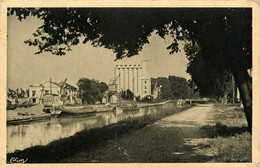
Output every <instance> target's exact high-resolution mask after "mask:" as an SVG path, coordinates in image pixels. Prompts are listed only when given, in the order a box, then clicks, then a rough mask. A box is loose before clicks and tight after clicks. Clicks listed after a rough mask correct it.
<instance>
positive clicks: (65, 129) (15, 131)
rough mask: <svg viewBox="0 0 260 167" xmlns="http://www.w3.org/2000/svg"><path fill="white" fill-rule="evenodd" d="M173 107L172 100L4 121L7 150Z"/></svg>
mask: <svg viewBox="0 0 260 167" xmlns="http://www.w3.org/2000/svg"><path fill="white" fill-rule="evenodd" d="M175 109H176V105H175V104H166V105H163V106H154V107H147V108H140V109H139V110H132V111H127V112H123V113H119V114H114V113H113V112H103V113H97V114H96V115H95V116H92V117H83V118H75V117H68V116H66V117H60V118H54V119H50V120H45V121H41V122H32V123H29V124H21V125H8V126H7V152H8V153H11V152H14V151H15V150H23V149H25V148H28V147H31V146H35V145H47V144H48V143H50V142H52V141H54V140H57V139H61V138H65V137H69V136H73V135H74V134H75V133H77V132H80V131H82V130H84V129H88V130H89V129H93V128H99V127H103V126H106V125H109V124H114V123H117V122H119V121H122V120H125V119H128V118H137V117H142V116H145V115H154V114H156V113H157V112H160V111H166V110H175Z"/></svg>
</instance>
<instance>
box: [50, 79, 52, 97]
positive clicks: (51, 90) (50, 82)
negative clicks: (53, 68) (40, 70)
mask: <svg viewBox="0 0 260 167" xmlns="http://www.w3.org/2000/svg"><path fill="white" fill-rule="evenodd" d="M50 93H51V94H52V87H51V78H50Z"/></svg>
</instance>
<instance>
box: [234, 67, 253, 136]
mask: <svg viewBox="0 0 260 167" xmlns="http://www.w3.org/2000/svg"><path fill="white" fill-rule="evenodd" d="M232 72H233V75H234V79H235V82H236V84H237V87H238V89H239V92H240V96H241V99H242V103H243V106H244V112H245V115H246V119H247V123H248V130H249V132H250V133H252V79H251V77H250V76H249V74H248V72H247V70H246V68H243V66H240V65H239V64H236V65H233V66H232Z"/></svg>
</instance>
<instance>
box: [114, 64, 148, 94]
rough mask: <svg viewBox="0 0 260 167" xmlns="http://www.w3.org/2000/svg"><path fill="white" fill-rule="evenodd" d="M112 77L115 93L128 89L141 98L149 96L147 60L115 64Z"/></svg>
mask: <svg viewBox="0 0 260 167" xmlns="http://www.w3.org/2000/svg"><path fill="white" fill-rule="evenodd" d="M114 70H115V71H114V75H115V76H114V77H115V80H114V81H115V83H116V89H117V93H120V92H122V91H126V90H127V89H129V90H130V91H131V92H133V93H134V95H135V96H136V97H137V96H140V97H141V98H143V97H145V96H147V95H151V78H150V77H149V76H148V60H142V61H141V62H138V63H128V64H116V65H115V69H114Z"/></svg>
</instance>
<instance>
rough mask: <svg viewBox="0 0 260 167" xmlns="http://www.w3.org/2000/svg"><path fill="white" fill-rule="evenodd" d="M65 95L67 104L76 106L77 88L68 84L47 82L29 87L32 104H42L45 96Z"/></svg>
mask: <svg viewBox="0 0 260 167" xmlns="http://www.w3.org/2000/svg"><path fill="white" fill-rule="evenodd" d="M49 93H53V94H63V95H64V96H65V98H64V99H65V103H66V104H75V103H76V102H77V101H76V99H77V98H76V94H77V88H76V87H75V86H72V85H70V84H68V83H66V82H59V83H58V82H53V81H51V80H50V81H47V82H45V83H43V84H40V85H30V86H29V98H30V101H31V103H34V104H40V103H42V100H43V95H45V94H49Z"/></svg>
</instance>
